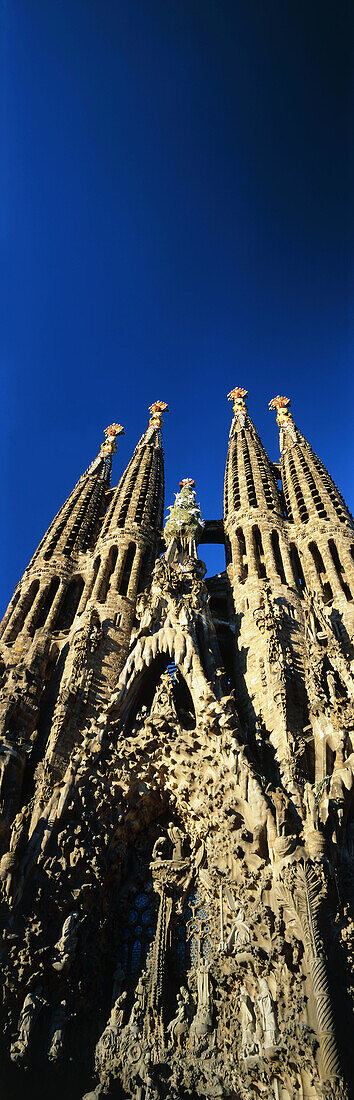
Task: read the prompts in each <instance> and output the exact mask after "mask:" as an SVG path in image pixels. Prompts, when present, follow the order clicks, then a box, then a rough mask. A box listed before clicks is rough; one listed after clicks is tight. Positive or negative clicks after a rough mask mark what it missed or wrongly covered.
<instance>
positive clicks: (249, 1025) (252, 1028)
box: [240, 985, 259, 1059]
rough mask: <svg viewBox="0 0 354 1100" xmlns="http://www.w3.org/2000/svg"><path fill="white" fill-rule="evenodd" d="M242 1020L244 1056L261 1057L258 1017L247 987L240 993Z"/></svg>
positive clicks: (242, 987) (243, 986)
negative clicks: (257, 1028)
mask: <svg viewBox="0 0 354 1100" xmlns="http://www.w3.org/2000/svg"><path fill="white" fill-rule="evenodd" d="M240 1020H241V1042H242V1056H243V1058H245V1059H247V1058H250V1057H257V1056H258V1055H259V1043H258V1042H257V1040H256V1016H255V1012H254V1008H253V1004H252V1001H251V998H250V995H249V993H248V990H247V989H246V986H245V985H242V986H241V991H240Z"/></svg>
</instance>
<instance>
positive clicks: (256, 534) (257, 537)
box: [252, 527, 267, 577]
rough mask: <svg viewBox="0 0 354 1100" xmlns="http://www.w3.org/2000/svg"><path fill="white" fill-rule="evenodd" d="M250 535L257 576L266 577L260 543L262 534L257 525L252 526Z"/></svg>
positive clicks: (261, 544)
mask: <svg viewBox="0 0 354 1100" xmlns="http://www.w3.org/2000/svg"><path fill="white" fill-rule="evenodd" d="M252 537H253V546H254V553H255V558H256V568H257V573H258V576H259V577H266V576H267V574H266V567H265V560H264V550H263V543H262V536H261V532H260V530H259V527H252Z"/></svg>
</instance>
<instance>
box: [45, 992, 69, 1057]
mask: <svg viewBox="0 0 354 1100" xmlns="http://www.w3.org/2000/svg"><path fill="white" fill-rule="evenodd" d="M65 1021H66V1001H61V1002H60V1005H59V1006H58V1008H57V1010H56V1011H55V1013H54V1016H53V1022H52V1031H51V1040H50V1046H49V1050H48V1061H49V1062H60V1060H61V1058H62V1057H63V1054H64V1027H65Z"/></svg>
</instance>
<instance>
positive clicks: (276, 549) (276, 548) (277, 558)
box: [271, 531, 286, 584]
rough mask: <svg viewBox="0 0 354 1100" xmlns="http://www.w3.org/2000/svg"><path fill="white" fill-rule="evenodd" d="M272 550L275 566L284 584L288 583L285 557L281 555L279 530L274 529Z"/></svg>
mask: <svg viewBox="0 0 354 1100" xmlns="http://www.w3.org/2000/svg"><path fill="white" fill-rule="evenodd" d="M271 543H272V550H273V554H274V562H275V568H276V571H277V574H278V577H280V580H281V581H282V583H283V584H286V578H285V573H284V566H283V559H282V555H281V549H280V543H279V535H278V532H277V531H272V534H271Z"/></svg>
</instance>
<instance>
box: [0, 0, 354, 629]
mask: <svg viewBox="0 0 354 1100" xmlns="http://www.w3.org/2000/svg"><path fill="white" fill-rule="evenodd" d="M353 46H354V8H353V4H352V2H350V3H341V2H338V0H333V3H331V4H328V3H326V0H318V2H317V3H313V2H312V0H304V2H302V0H292V2H291V3H290V2H288V0H281V2H280V0H276V2H273V0H266V2H264V0H258V2H255V0H247V2H243V0H230V2H229V3H228V2H226V0H140V2H138V0H49V2H48V0H2V5H1V58H0V62H1V71H2V74H3V77H2V79H3V95H2V104H3V106H2V119H1V123H2V150H1V161H2V178H1V193H0V200H1V201H0V210H1V241H2V268H1V301H2V339H1V367H2V377H3V385H2V402H1V413H2V430H1V449H2V455H1V459H2V462H1V468H2V471H3V491H2V493H1V510H2V529H3V532H4V534H3V539H2V545H1V562H0V578H1V594H0V598H1V606H2V607H3V606H5V605H6V603H7V601H8V598H9V597H10V595H11V593H12V590H13V588H14V586H15V584H16V582H17V580H18V579H19V577H20V575H21V573H22V572H23V570H24V568H25V566H26V564H27V562H28V560H29V559H30V557H31V554H32V553H33V551H34V549H35V547H36V545H37V544H38V542H39V540H40V538H41V537H42V535H43V532H44V530H45V529H46V528H47V526H48V525H49V523H50V521H51V519H52V517H53V515H54V514H55V512H56V511H57V510H58V508H59V506H60V505H61V503H62V502H63V501H64V499H65V498H66V497H67V495H68V494H69V492H70V491H71V488H72V486H73V485H74V483H75V481H76V480H77V478H78V476H79V475H80V473H81V472H82V470H83V469H85V468H86V466H87V465H88V463H89V462H90V461H91V459H92V458H93V457H94V455H95V454H96V453H97V451H98V449H99V445H100V443H101V440H102V438H103V435H102V432H103V429H104V428H105V427H106V425H107V424H109V423H111V421H112V420H118V421H120V422H121V423H123V424H124V426H125V429H126V436H125V438H124V439H123V441H121V442H120V443H119V453H118V455H117V457H116V459H115V463H114V483H116V482H117V481H118V479H119V476H120V474H121V472H122V469H123V468H124V466H125V465H126V463H127V461H128V460H129V457H130V455H131V452H132V450H133V448H134V446H135V443H136V440H137V438H138V437H139V436H140V434H141V432H142V431H143V430H144V428H145V426H146V424H147V415H148V414H147V406H148V405H149V404H150V403H151V402H152V401H154V400H156V399H157V398H161V399H164V400H166V401H168V403H169V406H170V413H169V415H168V416H166V421H165V433H164V435H165V454H166V505H167V504H168V503H170V502H171V501H172V499H173V494H174V492H175V490H176V488H177V484H178V481H179V479H180V477H186V476H193V477H195V480H196V484H197V495H198V499H199V500H200V503H201V507H202V512H203V514H204V516H206V517H207V518H208V517H209V518H212V517H215V516H219V515H220V514H221V500H222V485H223V475H224V465H225V458H226V448H227V436H228V431H229V424H230V415H231V406H230V405H228V403H227V400H226V394H227V392H228V391H229V390H230V389H231V388H232V387H233V386H234V385H244V386H246V387H247V388H248V390H249V393H250V397H249V410H250V413H251V415H252V416H253V418H254V420H255V422H256V424H257V427H258V430H259V431H260V434H261V436H262V439H263V441H264V443H265V445H266V446H267V448H268V451H269V453H270V455H271V457H272V458H274V459H277V458H278V439H277V430H276V425H275V421H274V415H273V416H271V414H270V413H269V412H268V411H267V404H268V401H269V399H270V398H271V397H273V396H274V394H275V393H278V392H280V393H286V394H288V395H290V396H291V397H292V401H293V412H294V416H295V419H296V421H297V423H298V424H299V426H301V428H302V429H303V431H304V432H305V434H306V435H307V436H308V438H309V439H310V441H311V443H312V446H313V447H314V448H315V449H316V450H317V451H318V453H319V454H320V456H321V458H322V459H323V460H324V461H325V463H326V464H327V466H328V467H329V469H330V471H331V473H332V475H333V476H334V478H335V480H336V481H337V482H338V483H339V485H340V487H341V489H342V491H343V492H344V495H345V496H346V498H347V500H348V502H349V504H350V505H351V507H352V508H353V506H354V499H353V493H352V489H351V481H350V459H351V453H352V449H351V436H352V421H353V403H352V398H353V386H352V381H351V378H352V363H353V352H354V346H353V345H354V326H353V308H352V301H353V260H352V257H353V237H354V221H353V183H354V180H353V175H354V173H353V153H352V150H353V130H354V126H353V124H354V110H353V53H354V50H353ZM209 564H210V563H209ZM214 566H216V567H217V568H219V557H218V555H217V554H216V556H215V558H214Z"/></svg>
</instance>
